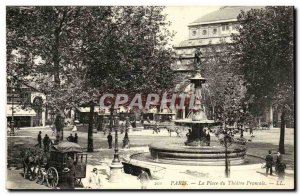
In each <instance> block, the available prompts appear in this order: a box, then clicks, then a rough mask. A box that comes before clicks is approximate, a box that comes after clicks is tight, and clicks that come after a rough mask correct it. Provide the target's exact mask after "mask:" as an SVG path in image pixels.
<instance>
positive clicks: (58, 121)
mask: <svg viewBox="0 0 300 195" xmlns="http://www.w3.org/2000/svg"><path fill="white" fill-rule="evenodd" d="M54 124H55V129H56V142H60V141H62V140H63V139H64V132H63V128H64V124H63V122H62V117H61V114H60V113H58V114H56V117H55V122H54Z"/></svg>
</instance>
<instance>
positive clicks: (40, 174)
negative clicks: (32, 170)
mask: <svg viewBox="0 0 300 195" xmlns="http://www.w3.org/2000/svg"><path fill="white" fill-rule="evenodd" d="M36 178H37V181H36V182H37V183H39V184H43V182H44V180H45V177H44V174H43V171H42V169H41V168H40V169H39V170H38V172H37V177H36Z"/></svg>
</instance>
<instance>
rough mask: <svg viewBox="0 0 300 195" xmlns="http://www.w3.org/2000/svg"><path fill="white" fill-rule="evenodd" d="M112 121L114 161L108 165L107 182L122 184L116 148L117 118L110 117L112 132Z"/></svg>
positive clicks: (120, 164)
mask: <svg viewBox="0 0 300 195" xmlns="http://www.w3.org/2000/svg"><path fill="white" fill-rule="evenodd" d="M112 119H114V128H115V153H114V159H113V160H112V163H111V165H110V178H109V182H111V183H119V182H122V180H123V178H122V169H123V165H122V163H121V162H120V158H119V148H118V128H119V117H118V116H115V117H114V118H113V117H112V115H111V122H110V124H111V126H110V128H111V130H112V126H113V125H112V122H113V121H112Z"/></svg>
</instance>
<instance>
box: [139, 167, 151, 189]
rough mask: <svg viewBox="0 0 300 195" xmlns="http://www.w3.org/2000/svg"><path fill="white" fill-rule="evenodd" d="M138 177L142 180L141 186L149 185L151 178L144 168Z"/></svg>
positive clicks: (144, 187)
mask: <svg viewBox="0 0 300 195" xmlns="http://www.w3.org/2000/svg"><path fill="white" fill-rule="evenodd" d="M138 179H139V180H140V183H141V188H142V189H147V185H148V182H149V180H150V177H149V175H148V173H147V172H146V171H145V170H144V169H142V170H141V173H140V174H139V176H138Z"/></svg>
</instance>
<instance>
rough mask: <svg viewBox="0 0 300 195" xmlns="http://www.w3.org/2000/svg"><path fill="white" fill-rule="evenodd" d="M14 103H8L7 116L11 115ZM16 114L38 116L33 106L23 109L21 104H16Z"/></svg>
mask: <svg viewBox="0 0 300 195" xmlns="http://www.w3.org/2000/svg"><path fill="white" fill-rule="evenodd" d="M11 114H12V105H6V116H11ZM14 116H36V112H35V111H34V110H33V109H32V108H25V109H22V108H21V106H19V105H15V106H14Z"/></svg>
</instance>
